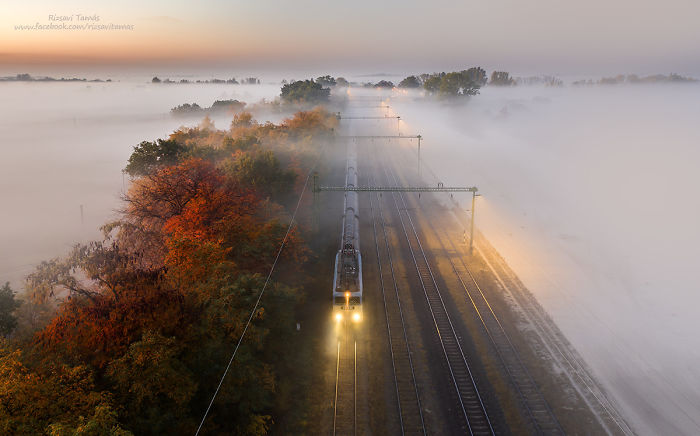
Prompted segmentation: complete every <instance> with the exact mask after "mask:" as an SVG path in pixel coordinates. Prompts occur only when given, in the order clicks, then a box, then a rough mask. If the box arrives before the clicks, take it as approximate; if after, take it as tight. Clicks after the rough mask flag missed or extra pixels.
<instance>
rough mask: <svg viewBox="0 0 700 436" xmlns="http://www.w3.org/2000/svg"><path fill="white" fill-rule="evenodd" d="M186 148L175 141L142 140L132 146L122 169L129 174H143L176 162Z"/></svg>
mask: <svg viewBox="0 0 700 436" xmlns="http://www.w3.org/2000/svg"><path fill="white" fill-rule="evenodd" d="M186 150H187V148H186V147H185V146H183V145H181V144H180V143H178V142H177V141H173V140H162V139H158V140H157V141H154V142H150V141H143V142H141V143H140V144H139V145H137V146H136V147H134V151H133V153H131V156H130V157H129V162H128V164H127V165H126V168H125V169H124V171H125V172H126V173H127V174H129V175H131V176H145V175H146V174H148V173H150V172H151V171H152V170H153V169H154V168H156V167H159V166H164V165H172V164H175V163H177V161H178V160H179V158H180V157H181V155H182V154H183V153H184V152H185V151H186Z"/></svg>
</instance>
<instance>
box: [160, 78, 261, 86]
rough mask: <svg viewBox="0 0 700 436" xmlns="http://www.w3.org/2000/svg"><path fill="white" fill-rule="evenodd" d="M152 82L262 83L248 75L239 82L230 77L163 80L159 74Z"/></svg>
mask: <svg viewBox="0 0 700 436" xmlns="http://www.w3.org/2000/svg"><path fill="white" fill-rule="evenodd" d="M151 83H168V84H173V83H179V84H189V83H214V84H228V85H238V84H242V85H259V84H260V79H258V78H257V77H246V78H245V79H241V81H240V82H239V81H238V80H236V79H235V78H233V77H232V78H230V79H211V80H187V79H180V80H171V79H164V80H161V79H160V78H158V77H157V76H156V77H154V78H153V79H151Z"/></svg>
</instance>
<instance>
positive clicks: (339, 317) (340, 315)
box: [335, 313, 343, 322]
mask: <svg viewBox="0 0 700 436" xmlns="http://www.w3.org/2000/svg"><path fill="white" fill-rule="evenodd" d="M335 320H336V321H337V322H340V321H342V320H343V314H342V313H336V314H335Z"/></svg>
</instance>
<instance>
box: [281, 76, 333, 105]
mask: <svg viewBox="0 0 700 436" xmlns="http://www.w3.org/2000/svg"><path fill="white" fill-rule="evenodd" d="M330 95H331V90H330V89H328V88H324V87H323V85H321V84H320V83H317V82H315V81H314V80H313V79H311V80H297V81H296V82H292V83H288V84H286V85H284V86H282V93H281V97H282V100H284V101H286V102H288V103H325V102H327V101H328V99H329V98H330Z"/></svg>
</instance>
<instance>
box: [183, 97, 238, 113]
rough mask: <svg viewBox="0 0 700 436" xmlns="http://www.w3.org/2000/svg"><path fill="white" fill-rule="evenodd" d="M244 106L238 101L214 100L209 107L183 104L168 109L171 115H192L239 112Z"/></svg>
mask: <svg viewBox="0 0 700 436" xmlns="http://www.w3.org/2000/svg"><path fill="white" fill-rule="evenodd" d="M245 106H246V104H245V103H244V102H242V101H238V100H216V101H215V102H214V103H213V104H212V105H211V106H210V107H208V108H203V107H201V106H200V105H198V104H197V103H192V104H190V103H185V104H181V105H179V106H176V107H174V108H172V109H170V113H171V114H173V115H192V114H200V113H203V112H224V111H226V112H240V111H242V110H243V108H245Z"/></svg>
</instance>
